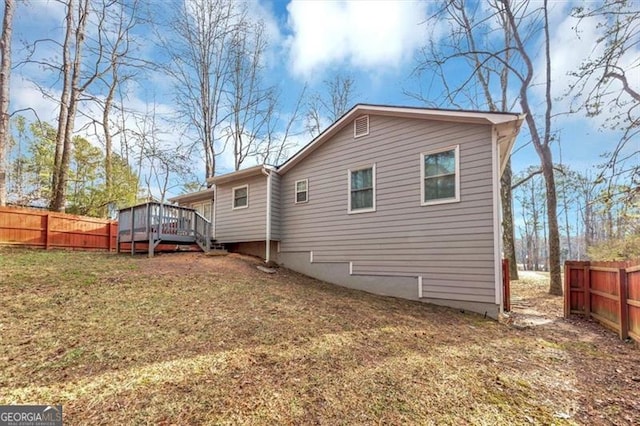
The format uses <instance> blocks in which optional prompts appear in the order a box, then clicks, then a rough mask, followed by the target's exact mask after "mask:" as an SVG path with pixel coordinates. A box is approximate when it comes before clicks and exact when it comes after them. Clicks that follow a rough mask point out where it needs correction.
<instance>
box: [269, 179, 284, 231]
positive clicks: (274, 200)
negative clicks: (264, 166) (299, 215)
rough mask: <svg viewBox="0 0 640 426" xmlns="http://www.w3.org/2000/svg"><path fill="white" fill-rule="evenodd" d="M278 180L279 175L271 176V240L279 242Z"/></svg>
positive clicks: (279, 201)
mask: <svg viewBox="0 0 640 426" xmlns="http://www.w3.org/2000/svg"><path fill="white" fill-rule="evenodd" d="M280 180H281V179H280V175H278V174H277V173H272V174H271V240H273V241H278V240H280V212H281V210H282V207H281V205H280V203H281V199H280V191H281V188H280V184H281V182H280Z"/></svg>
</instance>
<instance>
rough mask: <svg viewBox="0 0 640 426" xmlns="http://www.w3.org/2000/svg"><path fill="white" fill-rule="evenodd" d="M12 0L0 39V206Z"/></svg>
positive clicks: (4, 175)
mask: <svg viewBox="0 0 640 426" xmlns="http://www.w3.org/2000/svg"><path fill="white" fill-rule="evenodd" d="M14 8H15V4H14V2H13V0H5V2H4V17H3V19H2V37H1V38H0V54H1V55H2V57H1V60H0V206H4V205H6V204H7V184H6V181H7V170H6V167H7V166H6V153H7V150H8V147H9V138H10V134H9V79H10V76H11V33H12V30H13V11H14Z"/></svg>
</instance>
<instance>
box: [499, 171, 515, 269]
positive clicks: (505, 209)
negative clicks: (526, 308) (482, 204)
mask: <svg viewBox="0 0 640 426" xmlns="http://www.w3.org/2000/svg"><path fill="white" fill-rule="evenodd" d="M511 176H512V173H511V160H509V162H508V163H507V167H506V168H505V169H504V173H503V174H502V179H501V181H500V183H501V188H500V198H501V201H502V245H503V247H504V255H505V257H506V258H507V259H508V260H509V278H510V279H512V280H517V279H518V263H517V260H516V246H515V244H514V238H513V235H514V231H513V211H512V205H511V200H512V197H511Z"/></svg>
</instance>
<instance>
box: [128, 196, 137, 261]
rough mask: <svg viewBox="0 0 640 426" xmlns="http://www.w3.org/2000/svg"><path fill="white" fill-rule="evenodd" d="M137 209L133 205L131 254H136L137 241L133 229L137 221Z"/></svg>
mask: <svg viewBox="0 0 640 426" xmlns="http://www.w3.org/2000/svg"><path fill="white" fill-rule="evenodd" d="M135 211H136V210H135V209H134V208H133V207H131V229H130V230H129V232H131V256H133V255H134V254H136V241H135V238H134V237H135V232H134V229H133V226H134V224H135V223H136V221H135V218H134V215H135Z"/></svg>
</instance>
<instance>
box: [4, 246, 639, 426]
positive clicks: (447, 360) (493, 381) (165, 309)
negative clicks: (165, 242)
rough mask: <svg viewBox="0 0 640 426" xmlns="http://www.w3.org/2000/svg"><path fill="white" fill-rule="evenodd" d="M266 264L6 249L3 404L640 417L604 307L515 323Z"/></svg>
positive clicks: (139, 418)
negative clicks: (592, 315) (600, 322)
mask: <svg viewBox="0 0 640 426" xmlns="http://www.w3.org/2000/svg"><path fill="white" fill-rule="evenodd" d="M255 264H257V262H256V261H255V260H253V259H251V258H245V257H240V256H236V255H231V256H228V257H207V256H204V255H201V254H195V253H188V254H187V253H182V254H167V255H161V256H157V257H155V258H153V259H147V258H145V257H133V258H132V257H130V256H127V255H120V256H117V255H108V254H101V253H83V252H64V251H51V252H45V251H28V250H25V251H22V250H8V249H4V250H0V289H1V293H0V404H19V403H25V404H26V403H38V404H52V403H60V404H62V405H63V412H64V418H65V424H74V425H75V424H147V423H148V424H180V425H187V424H220V423H230V424H243V423H244V424H309V423H312V424H327V425H334V424H372V423H375V424H377V423H387V424H399V423H420V424H456V425H458V424H487V425H493V424H594V423H595V424H633V423H635V424H637V423H638V422H640V398H638V395H640V351H639V350H638V349H637V347H636V346H634V345H633V344H629V343H625V342H622V341H619V340H618V339H617V337H616V336H615V335H614V334H613V333H610V332H608V331H605V330H602V329H601V328H600V327H598V326H596V325H595V324H592V323H590V322H587V321H582V320H569V321H566V320H563V319H561V318H555V319H554V320H553V321H552V322H551V323H549V324H546V325H544V326H540V327H528V328H522V327H513V326H510V325H508V324H502V323H498V322H495V321H491V320H485V319H483V318H482V317H481V316H477V315H474V314H469V313H461V312H458V311H456V310H452V309H446V308H439V307H434V306H430V305H426V304H420V303H414V302H409V301H404V300H398V299H393V298H385V297H378V296H374V295H370V294H367V293H363V292H357V291H351V290H348V289H344V288H340V287H337V286H333V285H329V284H326V283H322V282H319V281H316V280H313V279H311V278H307V277H304V276H301V275H298V274H295V273H293V272H291V271H288V270H284V269H280V270H278V271H277V273H275V274H272V275H269V274H265V273H263V272H260V271H258V270H256V268H255ZM532 285H534V284H531V283H527V286H528V287H527V289H528V290H527V291H534V290H531V289H530V288H529V287H531V286H532ZM534 286H535V285H534ZM538 286H539V287H540V288H539V289H538V290H539V292H540V294H541V295H544V291H545V289H546V288H545V284H544V282H542V284H539V285H538ZM513 291H514V294H516V295H517V294H518V291H519V290H518V283H514V290H513ZM534 292H535V291H534ZM541 297H542V296H541ZM546 302H549V303H551V304H553V303H556V304H557V305H558V306H561V300H560V299H557V298H555V299H553V298H551V299H549V300H547V301H546Z"/></svg>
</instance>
